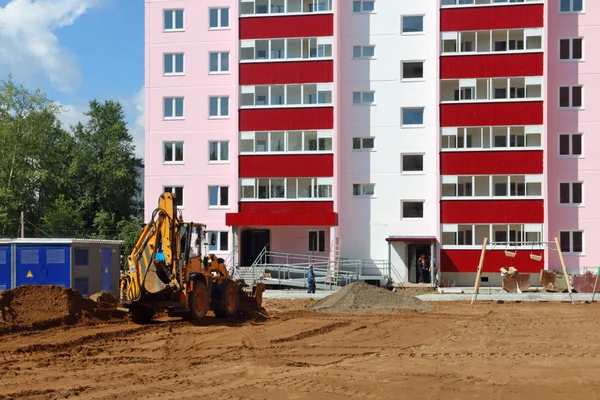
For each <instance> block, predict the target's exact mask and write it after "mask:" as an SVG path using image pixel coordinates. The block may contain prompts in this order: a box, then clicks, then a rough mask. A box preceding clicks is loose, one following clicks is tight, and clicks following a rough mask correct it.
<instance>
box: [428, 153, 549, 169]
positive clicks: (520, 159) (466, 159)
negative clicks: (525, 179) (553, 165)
mask: <svg viewBox="0 0 600 400" xmlns="http://www.w3.org/2000/svg"><path fill="white" fill-rule="evenodd" d="M440 173H441V174H442V175H540V174H543V173H544V152H543V151H541V150H535V151H531V150H528V151H525V150H521V151H473V152H442V153H441V157H440Z"/></svg>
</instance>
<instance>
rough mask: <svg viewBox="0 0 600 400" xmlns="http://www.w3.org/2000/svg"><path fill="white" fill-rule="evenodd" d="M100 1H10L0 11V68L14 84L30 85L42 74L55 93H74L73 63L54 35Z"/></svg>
mask: <svg viewBox="0 0 600 400" xmlns="http://www.w3.org/2000/svg"><path fill="white" fill-rule="evenodd" d="M104 1H105V0H37V1H36V0H12V1H11V2H10V3H8V4H7V5H6V6H5V7H3V8H0V43H1V45H0V67H2V68H3V69H5V70H6V71H10V72H11V73H12V74H13V75H14V76H15V78H16V79H17V80H18V81H26V82H27V81H29V82H31V81H32V79H33V78H34V77H35V76H36V75H37V74H38V73H39V72H42V73H43V74H44V75H45V76H46V77H47V78H48V80H49V81H50V83H51V84H52V85H53V86H55V87H56V88H58V89H59V90H61V91H65V92H69V91H72V90H74V89H76V88H77V86H78V85H79V84H80V82H81V73H80V71H79V68H78V66H77V59H76V57H75V56H74V55H73V54H72V53H71V52H70V51H69V50H68V49H66V48H64V47H62V46H61V45H60V43H59V40H58V38H57V37H56V35H55V33H54V31H55V30H56V29H58V28H61V27H64V26H69V25H72V24H73V23H74V22H75V20H76V19H77V18H78V17H80V16H81V15H83V14H84V13H85V12H86V11H87V10H88V9H89V8H90V7H94V6H96V5H98V4H100V3H102V2H104Z"/></svg>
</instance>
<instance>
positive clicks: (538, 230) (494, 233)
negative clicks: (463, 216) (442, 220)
mask: <svg viewBox="0 0 600 400" xmlns="http://www.w3.org/2000/svg"><path fill="white" fill-rule="evenodd" d="M486 237H487V238H490V240H489V241H491V242H494V243H500V244H503V245H504V246H505V247H508V246H510V247H523V246H527V247H529V248H531V242H541V241H542V240H543V239H542V237H543V225H542V224H510V225H508V224H507V225H504V224H485V225H475V224H473V225H471V224H469V225H462V224H459V225H456V224H442V247H443V248H445V249H451V248H454V249H460V248H463V249H465V248H467V249H468V248H469V247H471V248H478V249H480V248H481V244H482V243H483V239H484V238H486ZM527 242H529V243H527Z"/></svg>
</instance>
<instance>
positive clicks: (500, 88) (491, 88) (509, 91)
mask: <svg viewBox="0 0 600 400" xmlns="http://www.w3.org/2000/svg"><path fill="white" fill-rule="evenodd" d="M542 81H543V77H541V76H526V77H517V78H479V79H445V80H442V81H441V85H440V86H441V89H440V90H441V96H440V101H441V102H442V103H454V102H469V103H473V102H506V101H531V100H542Z"/></svg>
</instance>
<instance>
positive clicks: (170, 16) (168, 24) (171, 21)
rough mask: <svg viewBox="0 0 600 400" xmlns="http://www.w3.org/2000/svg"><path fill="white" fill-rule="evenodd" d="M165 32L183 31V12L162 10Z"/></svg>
mask: <svg viewBox="0 0 600 400" xmlns="http://www.w3.org/2000/svg"><path fill="white" fill-rule="evenodd" d="M164 17H165V18H164V21H165V26H164V30H165V31H167V32H168V31H182V30H183V10H164Z"/></svg>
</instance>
